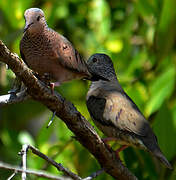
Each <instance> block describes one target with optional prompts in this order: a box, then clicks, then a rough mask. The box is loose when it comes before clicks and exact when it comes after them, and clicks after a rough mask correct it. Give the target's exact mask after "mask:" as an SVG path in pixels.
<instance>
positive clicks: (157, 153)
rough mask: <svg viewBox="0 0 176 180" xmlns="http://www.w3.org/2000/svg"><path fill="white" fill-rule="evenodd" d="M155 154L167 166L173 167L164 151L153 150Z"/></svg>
mask: <svg viewBox="0 0 176 180" xmlns="http://www.w3.org/2000/svg"><path fill="white" fill-rule="evenodd" d="M153 154H154V155H155V156H156V157H157V158H158V159H159V161H160V162H161V163H163V164H164V165H165V166H166V167H167V168H169V169H173V167H172V166H171V164H170V163H169V161H168V160H167V159H166V157H165V156H164V155H163V153H162V152H161V151H160V150H159V149H158V150H157V151H155V152H153Z"/></svg>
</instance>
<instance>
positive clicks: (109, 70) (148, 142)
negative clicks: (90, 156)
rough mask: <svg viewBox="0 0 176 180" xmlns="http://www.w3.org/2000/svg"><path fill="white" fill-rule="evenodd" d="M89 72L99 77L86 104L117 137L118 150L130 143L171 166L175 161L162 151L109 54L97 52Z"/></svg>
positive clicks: (106, 130)
mask: <svg viewBox="0 0 176 180" xmlns="http://www.w3.org/2000/svg"><path fill="white" fill-rule="evenodd" d="M87 64H88V69H89V72H91V73H92V74H94V76H96V75H97V76H101V77H104V78H105V79H106V80H102V79H99V80H98V78H97V79H96V78H95V79H96V80H95V81H92V82H91V85H90V88H89V90H88V93H87V97H86V105H87V108H88V111H89V113H90V116H91V117H92V119H93V121H94V123H95V125H96V126H97V127H98V129H100V130H101V131H102V132H103V133H104V135H105V136H107V138H105V141H104V142H105V144H107V142H108V141H109V140H116V141H117V142H118V143H119V144H120V145H122V147H121V148H119V149H118V150H117V151H116V152H117V156H118V153H119V152H120V151H122V150H124V149H125V148H127V147H128V146H133V147H136V148H142V149H144V150H147V151H149V152H150V153H151V154H153V155H154V156H155V157H156V158H158V159H159V160H160V161H161V163H163V164H164V165H165V166H166V167H167V168H169V169H172V166H171V164H170V163H169V162H168V160H167V159H166V157H165V156H164V155H163V153H162V152H161V149H160V147H159V145H158V141H157V137H156V135H155V134H154V132H153V130H152V128H151V127H150V124H149V122H148V121H147V120H146V119H145V117H144V115H143V114H142V113H141V111H140V110H139V108H138V107H137V105H136V104H135V103H134V102H133V101H132V99H131V98H130V97H129V96H128V95H127V94H126V93H125V91H124V90H123V88H122V86H121V85H120V83H119V81H118V79H117V76H116V73H115V69H114V66H113V62H112V60H111V58H110V57H109V56H108V55H106V54H101V53H96V54H93V55H92V56H90V58H89V59H88V61H87Z"/></svg>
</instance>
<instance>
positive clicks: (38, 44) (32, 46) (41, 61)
mask: <svg viewBox="0 0 176 180" xmlns="http://www.w3.org/2000/svg"><path fill="white" fill-rule="evenodd" d="M24 18H25V23H26V24H25V28H24V34H23V37H22V39H21V42H20V53H21V57H22V59H23V60H24V61H25V63H26V64H27V65H28V66H29V67H30V68H31V69H32V70H33V71H34V72H36V73H37V74H38V76H39V77H40V78H41V79H47V80H49V81H50V80H51V81H54V82H56V83H55V86H58V85H60V84H61V83H63V82H66V81H70V80H72V79H77V78H78V79H80V78H88V79H89V78H90V76H91V75H90V73H89V71H88V69H87V65H86V63H85V61H84V60H83V59H82V57H81V56H80V54H79V53H78V52H77V51H76V50H75V48H74V47H73V45H72V44H71V43H70V42H69V41H68V40H67V39H66V38H65V37H64V36H62V35H60V34H58V33H57V32H55V31H54V30H52V29H51V28H49V27H48V26H47V23H46V20H45V16H44V13H43V11H42V10H41V9H39V8H30V9H27V10H26V11H25V13H24Z"/></svg>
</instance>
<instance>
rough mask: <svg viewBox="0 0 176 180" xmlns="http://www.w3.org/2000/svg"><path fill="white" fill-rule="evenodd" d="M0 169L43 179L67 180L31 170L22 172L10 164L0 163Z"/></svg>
mask: <svg viewBox="0 0 176 180" xmlns="http://www.w3.org/2000/svg"><path fill="white" fill-rule="evenodd" d="M0 168H3V169H9V170H14V171H15V172H22V173H25V174H34V175H36V176H38V177H44V178H48V179H54V180H66V179H67V178H62V177H58V176H54V175H52V174H49V173H45V172H44V171H36V170H31V169H30V170H29V169H28V170H23V169H22V168H19V167H16V166H12V165H10V164H7V163H3V162H0ZM9 178H11V177H9ZM69 179H70V178H69Z"/></svg>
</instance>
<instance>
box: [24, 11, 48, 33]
mask: <svg viewBox="0 0 176 180" xmlns="http://www.w3.org/2000/svg"><path fill="white" fill-rule="evenodd" d="M24 18H25V23H26V24H25V27H24V32H25V31H28V32H29V33H35V32H38V33H40V32H41V30H43V29H44V28H45V27H46V26H47V24H46V20H45V16H44V13H43V11H42V10H41V9H39V8H30V9H27V10H26V11H25V13H24Z"/></svg>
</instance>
